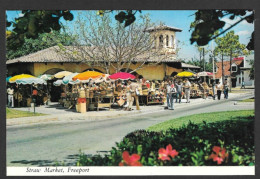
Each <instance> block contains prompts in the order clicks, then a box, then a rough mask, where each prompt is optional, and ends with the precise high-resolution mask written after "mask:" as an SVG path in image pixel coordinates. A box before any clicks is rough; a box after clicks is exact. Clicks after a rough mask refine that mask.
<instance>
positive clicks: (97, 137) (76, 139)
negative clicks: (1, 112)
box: [7, 94, 254, 166]
mask: <svg viewBox="0 0 260 179" xmlns="http://www.w3.org/2000/svg"><path fill="white" fill-rule="evenodd" d="M249 96H250V95H248V94H247V96H245V97H244V98H248V97H249ZM251 96H252V95H251ZM239 99H240V100H241V99H242V98H241V96H240V97H239ZM237 100H238V99H235V98H233V99H229V100H221V101H213V100H212V102H210V103H205V104H203V103H202V104H196V105H192V104H190V105H187V106H186V107H184V108H179V109H176V110H174V111H168V110H165V111H163V112H162V111H161V112H158V113H156V112H155V113H146V114H142V115H134V116H125V117H124V118H122V117H121V118H115V119H110V120H105V121H92V122H90V121H79V122H73V123H49V124H41V125H33V126H20V127H7V166H46V165H51V164H55V162H57V161H63V162H64V164H66V165H74V164H75V160H76V159H77V156H78V154H79V149H81V150H82V151H83V152H84V153H86V154H94V153H96V152H99V153H103V152H106V151H108V150H109V149H110V148H111V147H112V146H115V142H117V141H118V142H119V141H120V140H121V139H122V138H123V137H124V136H125V135H126V134H128V133H129V132H132V131H134V130H136V129H146V128H148V127H149V126H151V125H154V124H157V123H160V122H163V121H166V120H169V119H173V118H177V117H181V116H186V115H192V114H198V113H205V112H216V111H227V110H242V109H254V104H253V103H238V105H234V102H235V101H237Z"/></svg>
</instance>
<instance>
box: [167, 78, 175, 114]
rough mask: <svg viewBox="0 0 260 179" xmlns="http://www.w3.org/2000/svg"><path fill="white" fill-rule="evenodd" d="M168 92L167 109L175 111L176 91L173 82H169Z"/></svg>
mask: <svg viewBox="0 0 260 179" xmlns="http://www.w3.org/2000/svg"><path fill="white" fill-rule="evenodd" d="M166 92H167V107H168V109H170V110H174V104H173V102H174V94H175V93H176V89H175V87H174V84H173V83H172V81H169V82H168V84H167V86H166Z"/></svg>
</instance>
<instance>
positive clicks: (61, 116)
mask: <svg viewBox="0 0 260 179" xmlns="http://www.w3.org/2000/svg"><path fill="white" fill-rule="evenodd" d="M248 95H251V96H254V93H253V91H248V92H247V93H230V94H229V99H230V100H232V98H237V97H239V96H241V99H242V98H248V97H247V96H248ZM221 98H222V99H221V100H220V101H223V100H225V99H223V94H222V96H221ZM190 101H191V102H190V103H186V99H182V103H174V108H175V109H179V108H185V107H187V106H191V105H198V104H201V103H204V104H205V103H209V104H210V103H214V102H217V101H219V100H213V99H212V97H208V99H202V98H195V99H191V100H190ZM165 106H166V104H164V105H150V106H140V108H141V110H136V108H135V106H134V108H133V109H134V110H132V111H124V110H122V109H113V108H112V109H111V110H110V111H109V110H107V109H105V110H100V111H98V112H97V111H88V112H86V113H77V112H76V111H75V109H70V110H68V109H65V108H63V107H61V106H59V105H58V104H57V103H53V104H51V105H50V106H41V107H36V112H38V113H44V114H49V115H45V116H34V117H22V118H12V119H7V120H6V126H17V125H33V124H34V125H35V124H47V123H50V122H76V121H82V120H84V121H90V122H91V121H97V120H107V119H111V118H117V117H124V116H126V115H127V116H134V115H143V114H147V113H153V112H160V111H164V110H165V109H164V107H165ZM14 109H16V110H22V111H29V110H30V111H31V112H32V111H33V108H30V109H29V108H14Z"/></svg>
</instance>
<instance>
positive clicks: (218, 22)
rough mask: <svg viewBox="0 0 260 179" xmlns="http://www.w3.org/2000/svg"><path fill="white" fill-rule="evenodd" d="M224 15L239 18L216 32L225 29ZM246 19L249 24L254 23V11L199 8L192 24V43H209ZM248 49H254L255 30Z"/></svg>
mask: <svg viewBox="0 0 260 179" xmlns="http://www.w3.org/2000/svg"><path fill="white" fill-rule="evenodd" d="M224 17H228V18H229V19H230V20H234V19H235V18H238V19H239V20H238V21H237V22H234V23H233V24H231V26H230V27H228V28H227V29H225V30H223V31H221V32H220V33H218V34H215V32H217V31H218V30H220V29H223V27H224V26H225V22H224V21H223V18H224ZM242 21H246V22H247V23H249V24H252V23H254V11H253V10H245V9H236V10H198V11H197V12H196V13H195V20H194V22H192V23H191V25H190V30H193V31H192V35H191V38H190V41H191V44H193V43H194V42H196V43H197V44H198V45H199V46H204V45H207V44H208V42H209V41H211V40H212V39H216V38H217V37H219V36H220V35H222V34H224V33H226V32H227V31H229V30H230V29H231V28H233V27H234V26H236V25H237V24H239V23H241V22H242ZM247 49H248V50H254V32H253V33H252V35H251V40H250V42H249V43H248V45H247Z"/></svg>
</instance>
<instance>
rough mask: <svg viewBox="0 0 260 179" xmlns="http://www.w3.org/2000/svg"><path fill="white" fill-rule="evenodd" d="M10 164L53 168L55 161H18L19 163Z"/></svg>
mask: <svg viewBox="0 0 260 179" xmlns="http://www.w3.org/2000/svg"><path fill="white" fill-rule="evenodd" d="M11 163H16V164H25V165H36V166H39V167H40V166H55V165H56V161H51V160H31V161H28V160H20V161H12V162H11Z"/></svg>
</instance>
